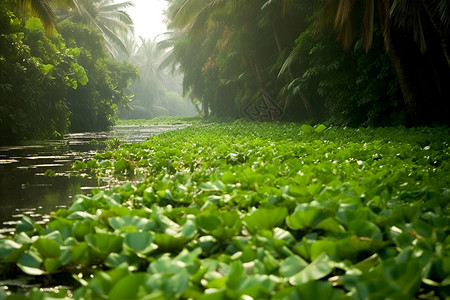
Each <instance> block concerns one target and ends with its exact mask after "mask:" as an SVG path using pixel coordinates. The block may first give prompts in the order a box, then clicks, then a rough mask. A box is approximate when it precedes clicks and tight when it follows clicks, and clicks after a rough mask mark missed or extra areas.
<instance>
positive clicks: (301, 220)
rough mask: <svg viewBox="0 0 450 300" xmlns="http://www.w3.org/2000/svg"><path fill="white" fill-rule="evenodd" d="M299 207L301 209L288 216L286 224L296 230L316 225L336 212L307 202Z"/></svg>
mask: <svg viewBox="0 0 450 300" xmlns="http://www.w3.org/2000/svg"><path fill="white" fill-rule="evenodd" d="M298 208H300V209H298V210H297V211H296V212H294V213H293V214H292V215H290V216H288V217H287V218H286V224H287V225H288V227H289V228H291V229H294V230H301V229H305V228H308V227H315V226H317V225H319V224H320V223H321V222H322V221H323V220H325V219H326V218H328V217H331V216H333V215H334V212H333V211H332V210H331V209H328V208H319V207H315V206H309V205H307V204H305V205H299V206H298Z"/></svg>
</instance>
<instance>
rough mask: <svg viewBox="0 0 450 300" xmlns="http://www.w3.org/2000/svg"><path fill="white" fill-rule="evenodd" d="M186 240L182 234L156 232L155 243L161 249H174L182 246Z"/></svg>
mask: <svg viewBox="0 0 450 300" xmlns="http://www.w3.org/2000/svg"><path fill="white" fill-rule="evenodd" d="M187 242H188V239H187V238H186V237H184V236H173V235H170V234H167V233H156V234H155V244H157V245H158V247H159V249H160V250H161V251H175V250H179V249H181V248H183V246H184V245H185V244H186V243H187Z"/></svg>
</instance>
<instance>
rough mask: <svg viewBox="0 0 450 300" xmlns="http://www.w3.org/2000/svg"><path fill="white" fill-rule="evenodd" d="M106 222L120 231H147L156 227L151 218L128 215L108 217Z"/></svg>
mask: <svg viewBox="0 0 450 300" xmlns="http://www.w3.org/2000/svg"><path fill="white" fill-rule="evenodd" d="M108 223H109V225H111V227H112V228H114V229H116V230H120V231H139V230H142V231H149V230H153V229H155V227H156V224H155V222H154V221H153V220H150V219H146V218H141V217H138V216H130V215H127V216H123V217H113V218H109V219H108Z"/></svg>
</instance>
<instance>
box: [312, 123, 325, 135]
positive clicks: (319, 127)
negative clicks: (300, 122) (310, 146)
mask: <svg viewBox="0 0 450 300" xmlns="http://www.w3.org/2000/svg"><path fill="white" fill-rule="evenodd" d="M325 129H327V127H326V126H325V125H323V124H318V125H316V126H314V131H315V132H316V133H322V132H324V131H325Z"/></svg>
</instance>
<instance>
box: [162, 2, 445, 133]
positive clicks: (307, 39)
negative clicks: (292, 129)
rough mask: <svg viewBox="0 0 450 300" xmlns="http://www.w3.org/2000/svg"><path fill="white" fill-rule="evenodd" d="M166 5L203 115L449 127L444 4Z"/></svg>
mask: <svg viewBox="0 0 450 300" xmlns="http://www.w3.org/2000/svg"><path fill="white" fill-rule="evenodd" d="M167 2H168V4H169V7H168V10H167V17H168V19H169V23H168V28H169V29H170V30H171V33H170V34H169V35H168V38H167V40H168V41H169V43H168V44H169V45H170V46H173V52H172V53H173V55H172V56H171V58H172V59H173V60H172V62H174V63H176V64H177V63H178V64H179V65H180V69H181V70H182V72H183V74H184V88H185V91H186V92H190V95H191V97H192V98H193V99H196V100H197V101H200V102H201V103H202V106H203V111H204V114H205V115H208V114H210V113H211V114H214V115H218V116H222V117H227V118H236V117H247V118H252V119H254V120H265V121H272V120H280V119H288V120H300V121H305V120H309V119H313V120H315V121H316V122H324V121H329V122H332V123H333V124H340V125H347V126H348V125H350V126H360V125H365V126H389V125H391V126H392V125H432V124H434V123H446V124H448V122H449V118H448V115H449V112H450V110H449V109H450V102H449V100H448V99H450V89H449V88H448V82H450V60H449V57H450V55H449V50H448V49H450V48H449V46H448V41H449V40H450V37H449V32H450V21H449V20H450V5H449V4H448V1H446V0H437V1H431V2H430V1H406V0H395V1H373V0H371V1H349V0H338V1H336V0H322V1H316V0H308V1H289V0H283V1H273V0H269V1H256V0H251V1H196V0H186V1H179V0H168V1H167ZM333 27H334V28H333ZM336 39H337V40H338V41H336ZM342 44H343V46H344V48H345V49H344V48H343V47H342Z"/></svg>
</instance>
